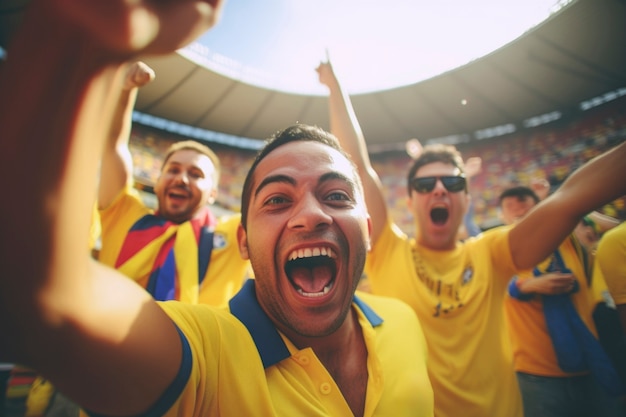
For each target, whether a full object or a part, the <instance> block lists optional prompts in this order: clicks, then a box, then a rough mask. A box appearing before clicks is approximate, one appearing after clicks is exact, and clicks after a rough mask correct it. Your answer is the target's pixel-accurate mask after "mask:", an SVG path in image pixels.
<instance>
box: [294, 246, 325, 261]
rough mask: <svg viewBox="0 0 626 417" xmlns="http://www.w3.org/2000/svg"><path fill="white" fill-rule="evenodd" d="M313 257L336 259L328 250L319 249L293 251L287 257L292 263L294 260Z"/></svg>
mask: <svg viewBox="0 0 626 417" xmlns="http://www.w3.org/2000/svg"><path fill="white" fill-rule="evenodd" d="M313 256H328V257H329V258H336V256H335V254H334V253H333V251H332V250H331V249H330V248H325V247H321V248H306V249H298V250H294V251H293V252H291V254H290V255H289V260H290V261H293V260H294V259H300V258H311V257H313Z"/></svg>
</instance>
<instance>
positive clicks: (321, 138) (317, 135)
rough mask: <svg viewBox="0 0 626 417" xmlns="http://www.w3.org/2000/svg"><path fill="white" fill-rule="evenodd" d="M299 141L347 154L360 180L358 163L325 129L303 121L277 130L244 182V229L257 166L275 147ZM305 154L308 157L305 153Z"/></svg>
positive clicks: (242, 197)
mask: <svg viewBox="0 0 626 417" xmlns="http://www.w3.org/2000/svg"><path fill="white" fill-rule="evenodd" d="M298 141H300V142H318V143H321V144H323V145H326V146H330V147H331V148H333V149H335V150H336V151H338V152H339V153H341V154H342V155H343V156H345V157H346V159H347V160H348V161H350V164H351V165H352V167H353V169H354V173H355V177H356V179H357V181H359V176H358V171H357V169H356V165H354V162H353V161H352V159H351V158H350V155H348V154H347V153H346V152H345V151H344V150H343V148H342V147H341V145H340V144H339V140H338V139H337V138H336V137H335V136H334V135H333V134H331V133H329V132H327V131H325V130H324V129H322V128H320V127H317V126H310V125H306V124H301V123H299V124H295V125H292V126H289V127H287V128H286V129H283V130H281V131H278V132H276V133H275V134H274V135H273V136H272V137H270V138H269V139H267V140H266V142H265V146H264V147H263V148H262V149H261V150H260V151H259V153H258V154H257V155H256V157H255V158H254V162H252V166H251V167H250V169H249V170H248V174H247V175H246V179H245V181H244V183H243V191H242V193H241V224H242V226H243V228H244V229H246V228H247V223H248V219H247V217H248V205H249V204H250V195H251V194H252V177H253V175H254V171H255V170H256V167H257V166H258V165H259V163H260V162H261V161H262V160H263V159H264V158H265V157H266V156H267V155H269V154H270V153H272V152H273V151H274V150H275V149H277V148H279V147H281V146H283V145H285V144H288V143H291V142H298ZM303 156H304V157H306V156H305V155H303Z"/></svg>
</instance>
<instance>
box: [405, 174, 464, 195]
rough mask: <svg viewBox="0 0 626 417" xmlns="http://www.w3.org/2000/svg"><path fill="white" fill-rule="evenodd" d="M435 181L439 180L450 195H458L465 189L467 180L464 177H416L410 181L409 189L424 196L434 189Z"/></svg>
mask: <svg viewBox="0 0 626 417" xmlns="http://www.w3.org/2000/svg"><path fill="white" fill-rule="evenodd" d="M437 180H441V183H442V184H443V186H444V187H446V190H448V191H450V192H451V193H458V192H459V191H463V190H465V189H466V187H467V180H466V179H465V177H460V176H445V177H416V178H413V179H412V180H411V188H412V189H414V190H415V191H417V192H418V193H420V194H426V193H429V192H431V191H432V190H434V189H435V185H436V184H437Z"/></svg>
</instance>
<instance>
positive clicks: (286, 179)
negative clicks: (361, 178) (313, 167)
mask: <svg viewBox="0 0 626 417" xmlns="http://www.w3.org/2000/svg"><path fill="white" fill-rule="evenodd" d="M331 180H341V181H343V182H345V183H346V184H348V185H349V186H350V190H351V191H353V192H354V189H355V183H354V181H353V180H351V179H350V178H349V177H347V176H345V175H343V174H341V173H339V172H327V173H326V174H323V175H322V176H321V177H320V178H319V179H318V181H317V183H318V184H321V183H324V182H326V181H331ZM274 183H287V184H290V185H293V186H294V187H295V186H296V185H297V184H296V180H295V179H294V178H293V177H290V176H288V175H272V176H269V177H267V178H265V179H263V181H261V183H260V184H259V186H258V187H257V189H256V190H255V191H254V196H255V197H256V196H257V195H258V194H259V193H260V192H261V190H262V189H263V188H265V187H266V186H268V185H270V184H274Z"/></svg>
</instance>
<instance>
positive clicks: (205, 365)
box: [149, 280, 433, 417]
mask: <svg viewBox="0 0 626 417" xmlns="http://www.w3.org/2000/svg"><path fill="white" fill-rule="evenodd" d="M161 305H162V307H163V309H164V310H165V311H166V312H167V314H168V315H169V316H170V317H171V318H172V320H173V321H174V322H175V323H176V325H177V326H178V328H179V330H180V333H181V339H182V340H183V344H184V346H187V348H186V349H185V350H184V354H183V361H182V363H183V365H182V366H181V372H180V373H181V375H182V376H181V377H180V378H178V379H177V380H176V381H175V382H174V383H173V384H172V386H171V387H170V389H169V390H168V394H167V395H166V396H167V397H168V400H167V401H165V400H164V399H162V400H161V401H159V403H158V404H157V405H156V406H155V408H153V409H152V410H150V411H149V415H161V414H163V415H166V416H175V415H178V416H185V417H191V416H202V417H204V416H209V415H221V416H237V417H239V416H264V417H265V416H285V417H292V416H307V417H309V416H329V417H330V416H332V417H338V416H351V415H352V413H351V411H350V408H349V407H348V404H347V402H346V401H345V399H344V398H343V395H342V394H341V392H340V391H339V388H338V387H337V385H336V384H335V382H334V380H333V379H332V377H331V376H330V374H329V373H328V371H327V370H326V369H325V368H324V366H323V365H322V364H321V362H320V361H319V359H318V358H317V357H316V356H315V353H314V352H313V351H312V350H311V349H310V348H306V349H302V350H299V349H297V348H296V347H295V346H294V345H293V344H292V343H291V342H290V341H289V340H288V339H287V338H286V337H284V336H283V335H282V334H280V333H279V332H278V331H277V330H276V328H275V327H274V325H273V324H272V322H271V321H270V319H269V318H268V317H267V316H266V315H265V313H264V312H263V310H262V309H261V307H260V306H259V304H258V302H257V301H256V296H255V289H254V280H249V281H248V282H247V283H246V284H245V286H244V287H243V288H242V290H241V291H240V293H239V294H238V295H237V296H236V297H235V298H234V299H233V300H231V302H230V309H231V313H232V314H231V313H228V312H226V311H221V310H216V309H213V308H211V307H208V306H204V305H190V304H185V303H178V302H164V303H161ZM353 308H354V309H355V311H356V312H357V314H358V317H359V324H360V325H361V327H362V329H363V337H364V339H365V343H366V346H367V350H368V358H367V368H368V383H367V394H366V403H365V416H366V417H373V416H378V417H383V416H384V417H388V416H394V417H402V416H407V417H408V416H412V417H426V416H433V391H432V388H431V385H430V382H429V379H428V375H427V370H426V361H427V352H426V344H425V341H424V338H423V335H422V333H421V331H420V330H419V329H420V327H419V322H418V321H417V318H416V317H415V314H414V313H413V312H412V311H411V309H410V308H409V307H408V306H406V305H405V304H403V303H400V302H398V301H397V300H393V299H387V298H383V297H376V296H372V295H370V294H360V295H359V296H355V298H354V301H353Z"/></svg>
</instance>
